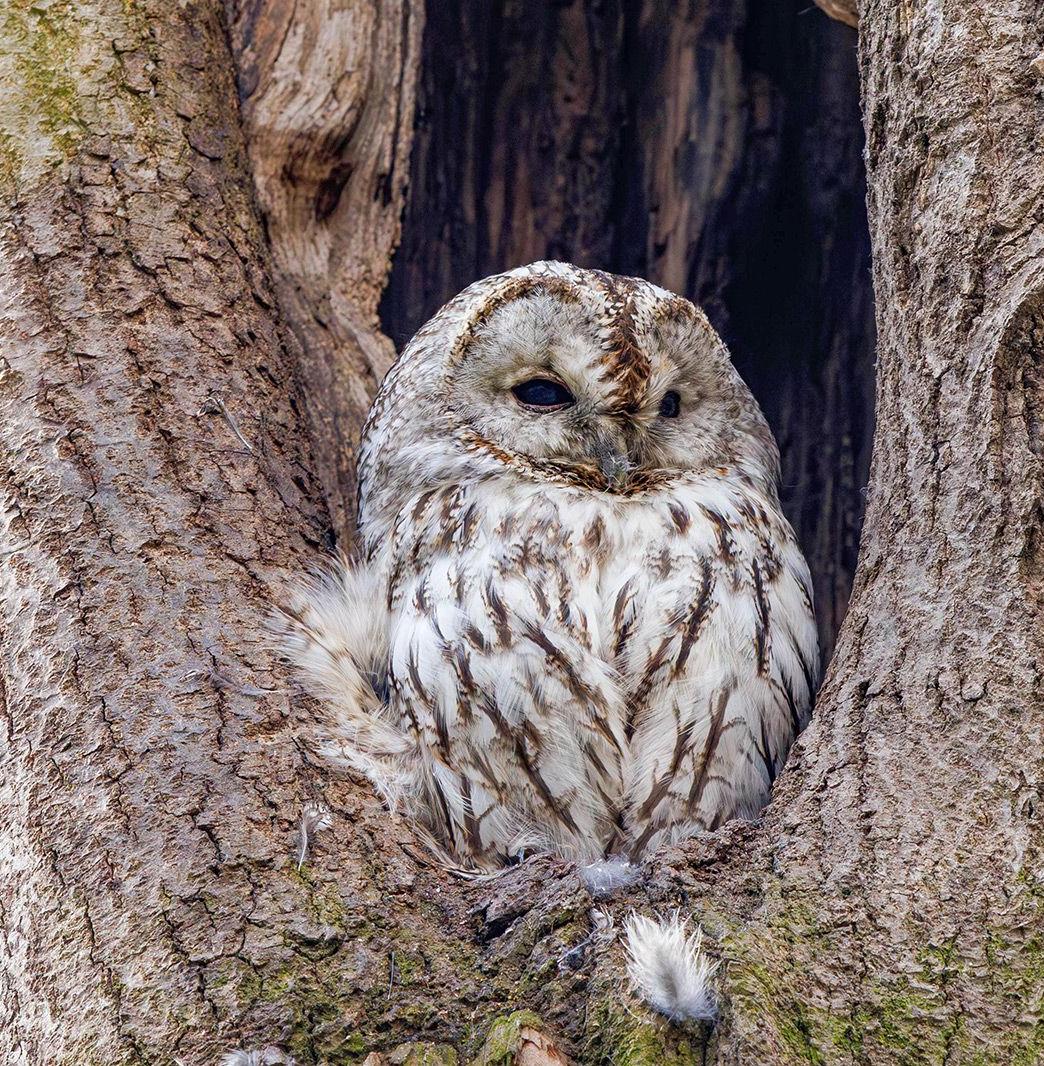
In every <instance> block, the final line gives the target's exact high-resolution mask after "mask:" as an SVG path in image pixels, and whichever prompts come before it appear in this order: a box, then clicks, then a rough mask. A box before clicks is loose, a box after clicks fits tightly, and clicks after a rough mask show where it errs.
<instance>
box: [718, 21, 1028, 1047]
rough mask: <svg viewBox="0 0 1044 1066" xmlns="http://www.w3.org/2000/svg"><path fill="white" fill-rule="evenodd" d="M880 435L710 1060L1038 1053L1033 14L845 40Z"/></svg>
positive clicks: (872, 25) (737, 944)
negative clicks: (860, 524)
mask: <svg viewBox="0 0 1044 1066" xmlns="http://www.w3.org/2000/svg"><path fill="white" fill-rule="evenodd" d="M860 28H861V34H862V44H861V65H862V74H863V86H864V109H865V114H866V123H867V131H868V170H869V189H870V201H869V210H870V222H871V232H872V234H873V240H874V252H875V269H874V279H875V287H876V295H877V308H878V329H879V346H878V407H877V409H878V426H877V435H876V438H875V448H874V461H873V470H872V474H871V480H870V484H871V491H870V498H869V503H868V510H867V516H866V524H865V527H864V533H863V547H862V558H861V562H860V570H859V575H858V578H857V582H856V588H855V592H854V595H853V600H852V605H851V608H850V611H849V615H848V617H847V619H846V621H845V624H844V628H843V630H842V636H841V640H840V641H839V643H838V648H837V653H836V655H835V658H834V664H833V668H832V670H831V674H830V677H829V679H828V682H827V684H826V686H825V689H824V691H823V692H822V694H821V696H820V700H819V705H818V708H817V712H816V718H815V720H814V723H813V726H812V727H811V728H810V729H809V730H808V732H807V733H806V734H805V736H804V739H803V741H802V742H801V745H800V747H801V749H802V750H801V754H800V757H799V759H798V764H799V765H798V766H797V767H796V768H794V769H793V770H792V771H791V772H790V773H788V774H786V775H785V779H784V780H783V781H782V783H781V788H780V789H779V793H778V796H777V799H776V801H775V803H774V805H773V809H772V814H771V817H770V818H769V819H768V822H767V824H766V826H765V829H764V831H763V834H762V835H763V838H764V839H765V841H766V842H770V843H771V855H772V867H771V872H770V873H769V874H768V876H767V877H766V879H765V881H764V887H763V889H762V896H763V900H764V902H763V903H762V904H761V905H760V907H759V908H758V910H757V912H756V913H755V915H754V917H753V920H752V922H751V924H750V925H749V927H748V928H746V929H745V930H743V932H742V933H740V934H739V936H738V937H737V938H736V939H735V941H734V947H733V948H732V949H730V950H732V951H734V952H735V957H736V960H737V961H736V962H734V963H733V964H732V965H731V966H730V967H729V970H728V974H727V980H726V987H727V989H728V995H729V998H730V1001H731V1013H732V1022H731V1026H730V1027H729V1030H728V1035H727V1038H726V1039H725V1041H724V1047H725V1050H724V1051H723V1053H722V1055H721V1059H722V1061H730V1062H752V1061H758V1062H760V1061H772V1062H875V1063H876V1062H904V1063H934V1062H938V1063H943V1062H945V1063H969V1064H970V1063H998V1064H999V1063H1027V1064H1028V1063H1033V1062H1039V1061H1041V1059H1042V1057H1044V1009H1042V1000H1044V967H1042V965H1041V959H1042V955H1041V953H1042V950H1044V942H1042V939H1041V918H1042V914H1041V908H1042V901H1044V851H1042V845H1044V836H1042V831H1041V815H1040V809H1041V808H1040V804H1041V790H1042V787H1044V776H1042V763H1041V750H1042V741H1044V735H1042V734H1044V713H1042V707H1044V692H1042V679H1041V671H1042V664H1044V636H1042V635H1044V610H1042V601H1044V597H1042V592H1044V585H1042V578H1044V540H1042V537H1041V531H1042V520H1044V437H1042V430H1041V421H1040V411H1041V409H1042V406H1044V375H1042V371H1041V351H1042V347H1041V346H1042V342H1044V255H1042V252H1044V210H1042V209H1044V204H1042V199H1041V189H1042V188H1044V162H1042V159H1041V156H1040V153H1039V150H1038V149H1037V145H1038V144H1039V140H1038V138H1039V131H1040V128H1041V123H1042V120H1044V106H1042V94H1041V80H1040V74H1039V71H1038V70H1037V69H1035V67H1034V60H1035V59H1036V57H1037V56H1038V54H1039V52H1040V48H1041V43H1042V33H1044V24H1042V20H1041V10H1040V6H1039V4H1037V3H1035V2H1033V0H1007V2H1003V3H993V2H990V3H986V2H974V0H960V2H957V0H954V2H949V0H946V2H942V0H936V2H931V3H926V4H921V5H918V6H917V7H916V8H914V7H911V6H910V5H907V4H898V5H893V4H886V3H876V2H875V3H869V4H867V5H866V6H865V7H864V9H863V11H862V19H861V23H860Z"/></svg>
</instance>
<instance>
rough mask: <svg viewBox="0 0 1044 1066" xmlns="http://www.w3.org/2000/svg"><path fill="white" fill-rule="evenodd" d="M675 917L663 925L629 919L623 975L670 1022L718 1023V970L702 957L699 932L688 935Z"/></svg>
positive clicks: (661, 921) (636, 917) (638, 917)
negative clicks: (716, 992) (625, 973)
mask: <svg viewBox="0 0 1044 1066" xmlns="http://www.w3.org/2000/svg"><path fill="white" fill-rule="evenodd" d="M688 926H689V923H688V922H687V921H685V920H683V919H682V918H681V917H680V915H678V914H677V913H675V914H673V915H672V916H671V917H670V918H667V919H657V918H646V917H644V916H643V915H640V914H632V915H631V916H630V917H629V918H628V919H627V925H626V933H627V944H626V949H627V975H628V977H629V978H630V979H631V985H632V986H633V988H634V990H635V992H636V993H637V994H638V995H639V996H641V998H642V999H644V1000H645V1002H646V1003H648V1004H649V1006H651V1007H653V1008H654V1009H655V1010H657V1011H659V1012H660V1014H664V1015H666V1016H667V1017H668V1018H670V1019H671V1020H672V1021H676V1022H680V1021H701V1022H712V1021H713V1020H714V1019H715V1018H716V1017H717V1013H718V1012H717V1005H716V1003H715V997H714V986H713V977H714V974H715V972H716V971H717V969H718V964H717V963H713V962H711V960H710V959H709V958H707V956H706V955H705V954H704V953H703V950H702V944H703V930H702V929H700V928H699V926H697V927H696V932H695V933H691V934H690V933H689V928H688Z"/></svg>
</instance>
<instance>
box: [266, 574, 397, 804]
mask: <svg viewBox="0 0 1044 1066" xmlns="http://www.w3.org/2000/svg"><path fill="white" fill-rule="evenodd" d="M275 628H276V630H277V632H278V635H279V638H280V644H281V647H282V651H283V652H284V654H285V655H286V656H287V658H289V659H290V661H291V662H292V663H293V664H294V665H295V666H296V667H297V670H298V674H299V676H300V678H301V681H302V684H303V685H304V687H305V688H306V689H307V691H308V692H309V693H310V694H311V695H312V696H314V697H315V698H316V699H317V700H318V701H319V703H320V704H321V705H322V707H323V709H324V717H323V719H322V720H321V721H320V722H319V723H318V726H317V728H316V732H315V736H314V740H315V742H316V746H317V748H318V751H319V754H321V755H322V756H323V757H324V758H326V759H327V761H329V762H330V763H331V764H332V765H334V766H339V767H340V768H342V769H345V770H351V771H355V772H356V773H361V774H363V775H364V776H366V777H368V778H369V779H370V780H371V781H372V782H373V784H374V786H375V787H376V789H377V791H378V792H379V793H380V795H381V796H382V797H383V798H384V800H385V801H386V802H387V803H388V805H389V807H391V808H392V809H395V807H396V806H397V805H398V803H399V801H400V799H401V797H402V795H403V793H404V792H406V791H409V790H410V789H411V786H412V771H411V770H410V769H409V763H410V760H409V759H408V758H407V756H408V755H409V753H410V752H411V751H412V748H413V745H412V744H411V742H410V740H409V738H408V737H407V735H406V734H405V733H404V732H403V731H402V729H400V728H399V727H398V726H397V725H396V724H395V723H394V722H392V721H391V720H390V718H389V716H388V714H387V710H386V708H385V706H384V704H383V701H382V699H381V697H380V695H379V690H380V689H381V687H382V686H383V684H384V683H385V680H386V678H385V672H386V670H387V659H388V611H387V607H386V605H385V599H384V592H383V589H382V587H381V582H380V579H379V578H378V576H377V575H376V574H375V573H374V572H373V570H372V569H371V568H369V567H367V566H363V565H352V564H350V563H349V562H348V561H347V560H346V559H338V560H337V561H336V562H335V563H334V564H333V565H332V566H330V567H329V568H328V569H325V570H321V571H318V572H316V573H314V574H313V575H311V576H310V577H308V578H306V579H305V580H304V581H303V582H302V583H301V585H300V586H298V587H297V588H296V589H294V590H293V591H292V593H291V595H290V596H289V603H288V605H287V606H286V607H283V608H281V609H280V611H279V616H278V617H277V619H276V620H275Z"/></svg>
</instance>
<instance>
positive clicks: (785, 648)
mask: <svg viewBox="0 0 1044 1066" xmlns="http://www.w3.org/2000/svg"><path fill="white" fill-rule="evenodd" d="M359 472H360V519H359V533H360V541H361V559H360V560H359V561H358V562H357V563H356V564H353V565H351V566H348V565H345V566H344V567H342V568H340V569H338V571H337V572H336V573H335V574H334V575H332V576H328V577H327V578H325V579H324V580H321V581H318V582H315V583H313V584H312V585H310V586H309V588H308V589H307V590H306V592H305V593H304V594H303V595H302V596H301V597H300V598H299V602H298V603H297V604H296V606H295V607H294V608H293V610H292V615H293V619H294V620H293V622H292V626H291V628H292V633H291V643H292V653H293V655H294V656H295V658H296V659H297V660H298V661H299V663H300V664H301V666H302V668H303V671H304V674H305V676H306V678H307V679H308V680H309V681H310V682H311V686H312V688H313V690H314V691H315V692H316V694H317V695H319V696H320V697H321V698H322V699H323V700H324V701H325V703H326V705H327V713H328V721H327V727H326V742H325V745H324V750H325V751H326V753H327V754H328V755H329V756H330V757H331V758H332V759H334V760H335V761H337V762H339V763H340V764H342V765H345V766H348V767H350V768H354V769H356V770H360V771H363V772H365V773H366V774H368V775H369V776H370V777H371V778H372V779H373V780H374V782H375V783H376V784H377V785H378V786H379V788H380V789H381V790H382V791H383V792H384V794H385V795H386V796H387V797H388V798H389V799H390V800H392V801H393V802H398V803H401V805H402V806H403V807H404V808H405V809H406V810H407V811H408V812H409V813H410V814H411V815H412V816H413V817H414V818H415V819H416V820H417V822H418V823H420V824H421V825H422V826H424V827H425V828H426V829H427V831H428V833H429V834H430V836H431V837H433V838H434V839H435V840H436V841H438V842H439V843H440V844H441V846H442V847H443V848H444V849H445V850H446V852H448V853H449V855H450V856H451V857H452V859H453V860H454V861H455V862H456V863H459V864H461V865H462V866H464V867H467V868H472V869H490V868H495V867H497V866H499V865H502V864H504V863H505V862H508V861H510V860H511V859H512V858H514V857H516V856H518V855H519V854H520V853H522V852H525V851H530V850H532V849H553V850H556V851H558V852H561V853H563V854H565V855H568V856H570V857H572V858H574V859H576V860H577V861H578V862H581V863H588V862H594V861H596V860H599V859H602V858H608V857H613V856H623V857H626V858H628V859H632V860H633V859H636V858H638V857H640V856H642V855H643V854H645V853H647V852H648V851H649V850H650V849H652V848H654V847H656V846H657V845H658V844H661V843H663V842H665V841H673V840H677V839H680V838H682V837H684V836H685V835H687V834H691V833H692V832H693V831H694V830H697V829H714V828H715V827H717V826H719V825H720V824H721V823H722V822H724V821H725V820H726V819H728V818H732V817H734V816H741V817H749V816H751V815H753V814H754V813H755V812H756V811H758V810H759V808H760V807H761V806H762V805H763V804H764V803H765V802H766V800H767V798H768V794H769V789H770V787H771V785H772V781H773V779H774V778H775V776H776V774H777V772H778V770H779V769H780V766H781V764H782V762H783V760H784V759H785V757H786V754H787V750H788V748H789V747H790V744H791V742H792V741H793V739H794V737H795V735H796V734H797V732H798V731H799V730H800V729H801V728H802V727H803V726H804V724H805V722H806V720H807V718H808V715H809V709H810V705H811V702H812V698H813V694H814V690H815V687H816V682H817V672H818V650H817V637H816V627H815V623H814V618H813V608H812V592H811V585H810V581H809V574H808V568H807V566H806V564H805V561H804V559H803V558H802V555H801V552H800V550H799V549H798V546H797V544H796V543H795V539H794V534H793V532H792V530H791V528H790V526H789V525H788V523H787V521H786V519H785V518H784V517H783V514H782V513H781V511H780V505H779V499H778V495H777V482H778V477H779V457H778V451H777V448H776V445H775V442H774V441H773V438H772V435H771V433H770V431H769V428H768V426H767V424H766V422H765V419H764V417H763V415H762V413H761V411H760V409H759V408H758V405H757V403H756V402H755V401H754V399H753V397H752V396H751V394H750V392H749V390H748V389H747V387H746V386H745V385H744V383H743V381H742V380H741V379H740V377H739V375H738V374H737V373H736V371H735V370H734V369H733V367H732V364H731V362H730V360H729V356H728V353H727V351H726V349H725V347H724V345H723V344H722V342H721V340H720V339H719V338H718V336H717V334H716V333H715V332H714V330H713V329H712V328H711V326H710V324H709V323H708V321H707V319H706V318H705V317H704V315H703V314H702V312H701V311H699V310H698V309H697V308H696V307H694V306H693V305H692V304H691V303H689V302H688V301H687V300H684V299H682V298H680V297H678V296H674V295H672V294H671V293H668V292H665V291H664V290H663V289H660V288H657V287H656V286H654V285H651V284H649V283H648V282H645V281H640V280H637V279H633V278H623V277H616V276H613V275H610V274H605V273H601V272H598V271H590V270H581V269H578V268H576V267H573V266H568V265H565V264H561V263H535V264H533V265H531V266H528V267H523V268H520V269H518V270H514V271H511V272H509V273H506V274H501V275H497V276H495V277H491V278H486V279H485V280H483V281H479V282H477V283H475V284H474V285H472V286H471V287H470V288H468V289H466V290H465V291H464V292H463V293H461V294H460V295H459V296H457V297H456V298H455V299H454V300H452V301H451V302H450V303H449V304H447V305H446V306H445V307H444V308H443V309H442V310H441V311H440V312H439V313H438V314H437V315H436V316H435V317H434V318H433V319H432V320H431V321H430V322H429V323H428V324H427V325H425V326H424V327H423V328H422V329H421V330H420V332H419V333H417V335H416V336H415V337H414V338H413V340H412V342H411V343H410V344H409V346H408V347H407V348H406V349H405V351H404V352H403V354H402V356H401V358H400V359H399V361H398V362H397V364H396V365H395V366H394V367H393V369H392V370H391V371H390V372H389V374H388V376H387V378H386V379H385V381H384V384H383V385H382V387H381V390H380V394H379V395H378V397H377V399H376V401H375V403H374V405H373V409H372V411H371V413H370V417H369V419H368V421H367V424H366V428H365V430H364V433H363V441H362V448H361V453H360V464H359Z"/></svg>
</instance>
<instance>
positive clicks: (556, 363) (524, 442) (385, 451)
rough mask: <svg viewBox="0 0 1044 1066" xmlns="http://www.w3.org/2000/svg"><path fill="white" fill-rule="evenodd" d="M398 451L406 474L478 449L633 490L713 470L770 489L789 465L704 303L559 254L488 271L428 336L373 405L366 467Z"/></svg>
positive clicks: (565, 476)
mask: <svg viewBox="0 0 1044 1066" xmlns="http://www.w3.org/2000/svg"><path fill="white" fill-rule="evenodd" d="M396 426H397V429H396V428H393V427H396ZM393 433H397V434H400V435H401V437H402V445H403V447H393V446H392V445H391V441H390V439H389V438H390V436H391V434H393ZM389 448H390V449H391V451H393V452H394V453H396V455H397V460H396V463H395V465H396V468H397V469H400V470H401V469H403V467H404V466H409V467H415V466H419V465H420V464H421V463H423V464H424V467H425V472H427V473H429V474H431V473H432V472H433V470H434V468H436V467H441V468H442V469H443V470H444V473H445V474H446V475H447V476H449V475H450V470H449V468H448V467H447V465H446V464H449V467H451V468H452V469H453V470H455V471H458V473H459V471H460V462H461V460H463V459H464V458H467V459H469V460H471V461H473V462H476V463H477V464H478V465H479V467H481V470H482V471H483V472H489V471H493V470H495V469H496V468H497V466H500V467H504V466H507V467H510V468H511V469H512V470H514V471H517V472H518V473H520V474H522V475H523V476H535V477H538V478H541V479H543V480H548V479H551V480H556V481H560V482H565V483H568V484H573V485H577V486H580V487H583V488H586V489H590V490H593V491H600V492H609V493H620V494H622V495H633V494H635V493H637V492H642V491H647V490H649V489H651V488H652V487H655V486H658V485H659V486H663V485H666V484H668V483H669V482H670V480H671V479H672V478H674V477H677V476H679V475H685V474H688V473H691V472H693V471H703V470H707V469H710V468H715V467H732V468H736V467H740V468H742V470H743V471H744V472H745V473H746V474H747V475H748V476H750V477H753V478H756V479H757V480H758V481H760V482H762V483H763V484H764V486H765V488H766V491H769V492H773V493H774V492H775V482H776V479H777V476H778V474H777V470H778V453H777V451H776V446H775V442H774V441H773V439H772V435H771V433H770V432H769V429H768V426H767V424H766V422H765V419H764V416H763V415H762V413H761V411H760V409H759V408H758V406H757V403H756V402H755V400H754V398H753V397H752V396H751V394H750V391H749V390H748V389H747V387H746V385H745V384H744V383H743V381H742V380H741V379H740V377H739V375H738V374H737V373H736V371H735V369H734V368H733V366H732V363H731V361H730V359H729V356H728V352H727V351H726V349H725V346H724V344H723V343H722V341H721V339H720V338H719V337H718V335H717V334H716V333H715V331H714V329H713V328H712V327H711V325H710V323H709V322H708V321H707V319H706V317H705V316H704V314H703V313H702V311H700V310H699V309H697V308H696V307H694V306H693V305H692V304H691V303H690V302H689V301H688V300H684V299H682V298H681V297H679V296H675V295H673V294H672V293H669V292H666V291H665V290H663V289H660V288H658V287H657V286H655V285H652V284H650V283H649V282H646V281H641V280H639V279H635V278H623V277H617V276H615V275H611V274H605V273H602V272H599V271H590V270H581V269H579V268H577V267H573V266H569V265H567V264H562V263H534V264H532V265H531V266H528V267H522V268H520V269H518V270H514V271H511V272H509V273H507V274H501V275H497V276H495V277H492V278H486V279H484V280H483V281H480V282H477V283H476V284H474V285H472V286H471V287H469V288H468V289H466V290H465V291H464V292H463V293H461V295H460V296H458V297H457V298H456V299H455V300H453V301H451V303H449V304H447V305H446V307H445V308H443V309H442V311H440V312H439V314H438V315H436V316H435V318H433V319H432V320H431V322H429V323H428V324H427V325H426V326H424V327H423V328H422V329H421V330H420V331H419V332H418V334H417V336H416V337H415V338H414V339H413V341H412V342H411V343H410V345H409V347H408V348H407V349H406V351H405V352H404V353H403V356H402V358H401V359H400V361H399V363H398V364H397V365H396V367H395V368H394V369H393V370H392V372H391V373H390V374H389V376H388V378H387V379H386V381H385V385H384V386H383V387H382V390H381V394H380V395H379V396H378V399H377V401H376V402H375V405H374V412H373V414H372V415H371V419H370V423H369V425H368V428H367V434H366V440H365V441H364V454H363V468H364V470H363V472H364V477H365V475H366V474H367V472H368V469H369V467H371V466H372V465H373V464H374V462H375V460H376V459H377V453H378V452H379V453H381V456H380V458H381V459H382V460H384V459H386V458H390V454H391V452H389ZM411 453H412V455H413V456H414V457H415V458H416V460H417V461H416V462H411V458H410V456H411ZM391 473H392V469H391V465H389V466H386V467H385V470H384V476H385V478H386V477H387V476H389V475H391ZM411 476H412V477H413V479H414V483H415V484H416V483H417V480H416V479H417V477H419V476H420V472H419V471H415V472H414V473H413V474H412V475H411ZM364 488H365V485H364Z"/></svg>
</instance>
